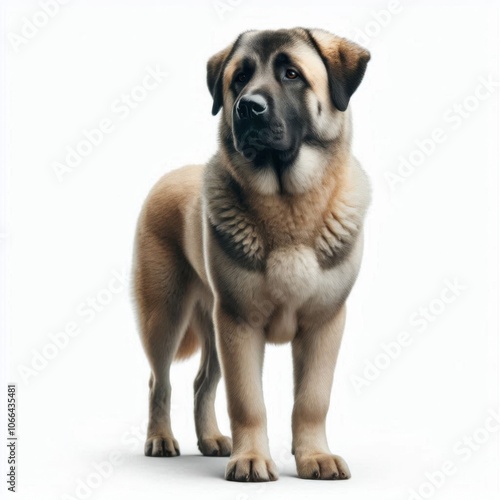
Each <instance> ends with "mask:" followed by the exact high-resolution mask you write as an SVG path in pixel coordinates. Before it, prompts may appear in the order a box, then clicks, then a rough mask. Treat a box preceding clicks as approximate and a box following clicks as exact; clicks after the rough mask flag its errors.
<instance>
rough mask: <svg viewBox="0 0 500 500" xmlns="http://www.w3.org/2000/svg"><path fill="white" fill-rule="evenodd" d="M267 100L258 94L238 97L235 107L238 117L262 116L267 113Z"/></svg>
mask: <svg viewBox="0 0 500 500" xmlns="http://www.w3.org/2000/svg"><path fill="white" fill-rule="evenodd" d="M267 108H268V106H267V101H266V99H265V98H264V97H262V96H261V95H260V94H250V95H245V96H243V97H241V98H240V100H239V101H238V105H237V107H236V113H237V114H238V118H240V119H242V120H246V119H249V118H250V119H251V118H256V117H259V116H260V117H262V116H263V115H265V114H266V113H267Z"/></svg>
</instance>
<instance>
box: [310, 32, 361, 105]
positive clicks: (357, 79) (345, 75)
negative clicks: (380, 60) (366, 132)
mask: <svg viewBox="0 0 500 500" xmlns="http://www.w3.org/2000/svg"><path fill="white" fill-rule="evenodd" d="M307 31H308V33H309V36H310V38H311V42H312V44H313V45H314V46H315V48H316V50H317V51H318V52H319V55H320V56H321V58H322V59H323V62H324V63H325V66H326V71H327V73H328V84H329V87H330V94H331V98H332V102H333V104H334V106H335V107H336V108H337V109H339V110H340V111H345V110H346V109H347V106H348V105H349V99H350V98H351V96H352V94H354V92H355V90H356V89H357V88H358V86H359V84H360V83H361V80H362V79H363V76H364V74H365V71H366V65H367V64H368V61H369V60H370V52H368V50H366V49H364V48H363V47H361V46H359V45H358V44H356V43H354V42H351V41H350V40H347V39H346V38H341V37H339V36H336V35H333V34H331V33H329V32H328V31H324V30H319V29H313V30H307Z"/></svg>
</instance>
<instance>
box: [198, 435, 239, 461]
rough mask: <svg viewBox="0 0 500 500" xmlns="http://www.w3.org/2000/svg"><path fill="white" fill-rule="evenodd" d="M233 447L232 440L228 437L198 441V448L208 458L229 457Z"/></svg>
mask: <svg viewBox="0 0 500 500" xmlns="http://www.w3.org/2000/svg"><path fill="white" fill-rule="evenodd" d="M231 447H232V443H231V438H228V437H227V436H216V437H212V438H202V439H200V440H199V441H198V448H199V449H200V451H201V452H202V453H203V455H205V456H206V457H228V456H229V455H230V454H231Z"/></svg>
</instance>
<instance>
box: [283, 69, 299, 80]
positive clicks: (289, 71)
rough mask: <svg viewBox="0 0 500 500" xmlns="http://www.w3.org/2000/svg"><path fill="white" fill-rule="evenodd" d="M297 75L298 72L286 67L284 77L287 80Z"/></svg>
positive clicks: (293, 78)
mask: <svg viewBox="0 0 500 500" xmlns="http://www.w3.org/2000/svg"><path fill="white" fill-rule="evenodd" d="M298 77H299V73H298V72H297V71H295V70H294V69H292V68H288V69H287V70H286V72H285V78H286V79H287V80H295V79H296V78H298Z"/></svg>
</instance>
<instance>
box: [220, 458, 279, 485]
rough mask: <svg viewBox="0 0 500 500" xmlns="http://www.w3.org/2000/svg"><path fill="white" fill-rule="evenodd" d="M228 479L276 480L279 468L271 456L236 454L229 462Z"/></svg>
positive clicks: (246, 480) (245, 480)
mask: <svg viewBox="0 0 500 500" xmlns="http://www.w3.org/2000/svg"><path fill="white" fill-rule="evenodd" d="M226 479H227V480H228V481H244V482H248V481H250V482H261V481H276V480H277V479H278V469H277V468H276V465H275V463H274V462H273V461H272V460H271V459H270V458H268V457H265V456H263V455H256V454H244V455H236V456H234V457H231V459H230V460H229V463H228V464H227V468H226Z"/></svg>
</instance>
